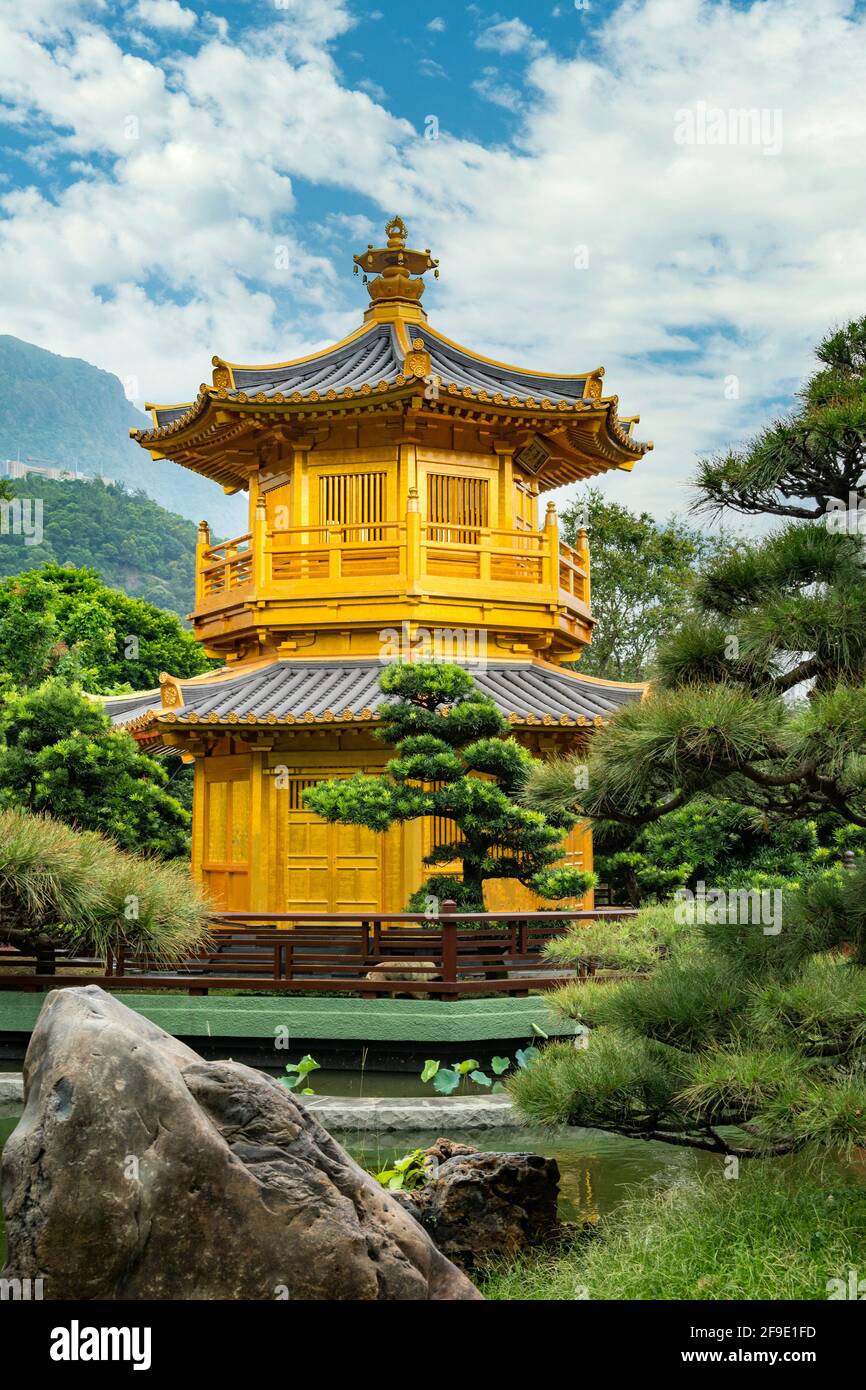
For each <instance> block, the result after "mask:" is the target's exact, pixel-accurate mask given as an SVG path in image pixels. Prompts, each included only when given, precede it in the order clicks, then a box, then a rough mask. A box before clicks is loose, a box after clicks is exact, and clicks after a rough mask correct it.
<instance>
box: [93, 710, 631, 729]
mask: <svg viewBox="0 0 866 1390" xmlns="http://www.w3.org/2000/svg"><path fill="white" fill-rule="evenodd" d="M505 718H506V719H507V720H508V723H509V724H510V725H511V726H512V727H513V728H520V729H600V728H603V727H604V726H605V725H606V724H608V723H609V720H608V719H606V718H605V717H604V716H603V715H600V714H596V715H594V716H592V717H591V718H590V717H589V716H588V715H585V714H580V715H577V716H576V717H572V716H570V715H567V714H560V715H552V714H545V715H536V714H526V713H521V712H519V711H517V710H510V711H509V712H508V713H507V714H505ZM381 722H382V721H381V719H380V717H379V715H378V714H377V713H376V712H375V710H372V709H363V710H361V711H360V713H358V714H355V713H354V712H353V711H352V710H330V709H327V710H324V711H323V712H322V713H321V714H314V713H313V711H312V710H307V711H306V712H305V713H304V714H299V715H294V714H288V715H283V716H279V717H278V716H277V715H276V714H267V715H263V716H260V715H256V714H243V715H241V714H229V715H205V716H203V717H200V716H199V715H197V714H196V712H195V710H190V712H189V714H186V715H184V714H183V713H182V712H181V713H178V712H177V711H175V710H148V711H147V712H146V713H145V714H141V715H139V716H138V717H137V718H136V719H131V720H129V721H128V722H127V723H123V722H120V721H118V722H117V723H116V724H115V725H114V727H115V728H116V729H123V730H125V731H126V732H127V733H130V734H136V733H142V734H143V733H146V732H151V733H153V734H156V733H158V732H161V733H164V734H168V733H180V732H184V733H188V732H189V731H190V730H191V729H195V730H201V731H202V732H203V733H214V734H218V735H220V736H222V735H225V734H228V733H238V732H239V731H240V732H243V731H244V730H247V729H273V728H284V729H289V728H293V727H295V726H297V725H299V724H301V725H303V724H334V725H342V726H344V727H348V726H349V725H350V724H356V725H357V724H380V723H381Z"/></svg>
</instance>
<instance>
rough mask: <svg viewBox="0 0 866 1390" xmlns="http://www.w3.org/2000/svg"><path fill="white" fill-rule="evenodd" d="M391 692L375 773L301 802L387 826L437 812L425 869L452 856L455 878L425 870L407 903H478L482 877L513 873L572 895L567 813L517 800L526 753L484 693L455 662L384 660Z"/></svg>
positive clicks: (477, 908) (584, 879) (334, 784)
mask: <svg viewBox="0 0 866 1390" xmlns="http://www.w3.org/2000/svg"><path fill="white" fill-rule="evenodd" d="M379 683H380V685H381V687H382V690H383V692H384V693H385V694H386V695H389V696H391V697H392V700H391V701H389V702H387V703H384V704H382V705H381V706H380V707H379V713H380V717H381V719H382V727H381V730H380V731H379V734H378V736H379V737H380V738H382V739H383V740H384V741H385V742H387V743H391V744H393V745H394V746H395V748H396V752H397V757H396V758H393V759H392V760H391V761H390V762H389V763H388V765H387V767H386V768H385V772H384V775H382V776H380V777H370V776H365V775H363V774H361V773H358V774H356V775H355V776H354V777H349V778H338V779H335V780H333V781H330V782H321V783H319V785H318V786H316V787H312V788H310V789H309V790H308V791H306V792H305V793H304V799H305V801H306V804H307V805H308V806H309V807H310V809H311V810H313V811H316V812H317V813H318V814H319V815H320V816H322V817H324V819H325V820H328V821H336V822H340V823H343V824H349V825H365V826H367V827H368V828H369V829H370V830H379V831H383V830H387V829H388V828H389V827H390V826H392V825H394V824H397V823H399V822H401V821H410V820H415V819H417V818H418V817H419V816H441V817H443V818H445V819H446V820H448V821H450V822H451V823H452V824H453V825H454V827H455V834H454V837H453V839H451V840H450V841H449V842H448V843H447V844H442V845H438V846H437V847H436V848H435V849H434V850H433V851H432V853H431V854H429V855H428V856H427V858H426V860H425V862H426V863H427V864H428V865H429V866H430V867H433V868H435V867H436V866H437V865H449V864H452V863H454V862H455V861H459V862H460V863H461V865H462V870H463V872H462V876H461V877H460V878H457V877H455V876H453V875H449V874H443V873H440V874H433V875H432V876H431V877H430V878H429V880H428V882H427V883H426V885H425V886H424V887H423V888H419V891H418V892H417V893H416V894H415V896H414V898H413V900H412V903H411V904H410V909H411V910H414V911H422V910H423V909H424V905H425V899H426V897H427V896H428V895H432V896H433V897H437V898H439V899H447V898H453V899H454V900H455V901H456V902H457V903H458V904H459V905H460V907H461V909H462V910H464V911H466V912H481V911H483V910H484V899H483V891H482V884H483V881H484V879H486V878H516V879H518V880H519V881H520V882H521V883H524V884H526V885H527V886H529V887H531V888H533V889H534V890H535V891H536V892H537V893H538V894H539V895H540V896H541V897H544V898H562V897H571V896H575V897H578V896H581V895H582V894H583V893H585V892H586V890H587V889H588V888H589V887H591V885H592V883H593V882H594V876H593V875H592V874H587V873H582V872H580V871H579V870H576V869H564V868H556V867H555V865H556V863H557V861H558V860H559V859H561V857H562V854H563V847H562V840H563V836H564V834H565V833H566V832H567V831H568V830H569V829H570V828H571V827H572V826H573V825H574V824H575V822H576V820H577V816H576V815H575V814H574V813H573V812H571V811H568V810H565V811H563V812H561V813H555V814H553V815H551V816H549V817H545V816H543V815H542V814H541V813H540V812H538V811H531V810H528V809H527V808H526V807H524V806H521V805H518V803H517V801H516V796H517V793H518V792H519V790H520V787H521V786H522V783H523V781H524V779H525V777H526V773H527V770H528V769H529V767H530V766H531V764H532V762H533V759H532V756H531V754H530V753H528V752H527V750H526V749H525V748H522V747H521V745H520V744H519V743H518V742H517V741H516V739H514V738H508V737H505V735H506V733H507V728H508V726H507V724H506V722H505V720H504V718H503V716H502V715H501V714H500V712H499V710H498V709H497V707H496V705H495V704H494V703H493V701H492V700H491V699H489V698H488V697H487V696H486V695H484V694H482V692H481V691H480V690H479V689H478V687H477V686H476V685H475V683H474V682H473V680H472V677H471V675H469V673H468V672H467V671H464V670H463V669H462V668H461V667H459V666H448V665H440V664H438V663H437V662H432V661H430V662H421V661H419V662H416V663H412V664H408V665H404V664H399V663H398V664H394V665H392V666H387V667H385V668H384V670H383V672H382V675H381V677H380V681H379Z"/></svg>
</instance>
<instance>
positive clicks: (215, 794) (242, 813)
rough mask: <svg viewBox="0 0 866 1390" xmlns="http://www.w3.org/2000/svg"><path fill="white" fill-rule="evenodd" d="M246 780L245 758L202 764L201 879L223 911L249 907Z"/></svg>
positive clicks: (235, 910)
mask: <svg viewBox="0 0 866 1390" xmlns="http://www.w3.org/2000/svg"><path fill="white" fill-rule="evenodd" d="M249 841H250V781H249V766H248V764H247V761H246V759H240V758H238V759H235V758H232V759H229V758H225V759H222V758H221V759H215V760H214V762H213V763H212V764H206V765H205V774H204V856H203V859H202V866H201V867H202V882H203V884H204V887H205V890H206V891H207V893H208V895H209V896H210V898H211V899H212V901H213V902H214V904H215V905H216V906H217V907H219V908H223V909H224V910H225V911H227V912H243V911H245V910H246V908H248V907H249Z"/></svg>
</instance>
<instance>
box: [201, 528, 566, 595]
mask: <svg viewBox="0 0 866 1390" xmlns="http://www.w3.org/2000/svg"><path fill="white" fill-rule="evenodd" d="M379 581H381V591H382V592H383V593H388V594H393V593H394V591H395V590H398V589H401V588H402V589H404V590H405V591H406V592H407V593H431V594H436V593H442V594H450V595H452V596H459V597H465V598H467V599H473V598H475V599H481V600H487V601H490V600H496V599H500V600H504V601H508V600H513V599H515V598H520V599H522V600H523V601H525V602H527V603H530V604H544V605H554V606H558V607H560V608H565V609H567V610H570V611H571V612H581V613H582V614H583V615H584V616H588V613H589V550H588V547H587V545H586V540H585V535H583V534H582V535H581V537H580V538H579V542H578V548H577V549H572V548H571V547H570V546H568V545H566V544H564V542H562V541H560V539H559V531H558V527H557V525H556V520H555V516H554V514H553V513H552V511H549V512H548V520H547V523H546V525H545V526H544V527H543V528H542V529H541V530H540V531H529V530H510V529H506V528H503V527H490V526H477V525H476V526H462V525H454V524H451V523H450V522H449V523H445V522H434V521H426V520H423V519H422V518H421V516H420V514H419V512H418V511H413V510H409V511H407V513H406V516H405V518H404V519H403V520H402V521H377V522H365V523H356V524H351V525H337V524H333V523H332V524H330V525H321V526H311V525H307V524H304V525H301V526H289V527H283V528H273V527H270V526H268V524H267V517H266V514H265V509H264V507H263V506H262V507H260V508H257V509H256V524H255V526H254V528H253V531H252V532H251V533H249V534H247V535H244V536H237V537H236V538H234V539H233V540H229V541H224V542H222V543H221V544H220V545H211V543H210V534H209V532H208V530H207V527H206V526H204V525H203V526H202V528H201V529H200V531H199V545H198V562H197V571H196V595H197V605H198V606H199V608H202V607H203V608H204V610H205V611H208V610H213V609H214V608H220V607H222V606H223V603H224V602H225V601H226V600H227V599H230V598H231V599H235V598H236V599H237V600H242V599H243V598H245V597H250V598H252V596H253V595H255V597H256V599H262V598H264V599H279V598H281V597H285V596H288V595H303V596H309V597H323V598H324V597H331V596H334V595H335V594H336V595H338V596H339V595H341V594H342V595H350V594H357V593H364V594H368V595H372V594H374V593H375V592H376V590H377V589H379V588H380V583H379ZM220 600H221V602H220Z"/></svg>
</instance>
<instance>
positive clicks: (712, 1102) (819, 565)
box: [514, 319, 866, 1154]
mask: <svg viewBox="0 0 866 1390" xmlns="http://www.w3.org/2000/svg"><path fill="white" fill-rule="evenodd" d="M818 359H819V363H820V367H819V370H818V371H817V372H816V373H815V375H814V376H813V377H812V378H811V379H810V380H809V382H808V383H807V384H806V386H805V387H804V388H803V390H802V392H801V393H800V397H799V400H798V402H797V405H796V407H795V409H794V410H793V411H792V412H791V413H790V415H789V416H787V417H786V418H785V419H782V420H779V421H777V422H776V423H775V424H773V425H771V426H770V427H769V428H768V429H766V430H765V431H764V432H763V433H762V434H761V435H760V437H759V438H757V439H756V440H755V441H753V443H752V444H751V445H750V446H749V447H748V448H746V449H745V450H743V451H741V452H737V453H729V454H726V455H724V456H723V457H720V458H718V459H714V460H710V461H708V462H705V463H704V464H703V465H702V466H701V469H700V474H699V477H698V506H699V507H702V508H708V509H709V510H710V511H712V512H716V513H717V512H718V511H719V510H721V509H733V510H735V511H738V512H740V513H741V514H742V513H751V514H755V515H758V514H760V515H771V516H773V515H774V516H777V517H778V518H780V519H782V520H783V522H784V524H783V526H781V527H780V528H779V529H778V530H777V531H775V532H774V533H772V534H770V535H769V536H767V537H766V538H765V539H762V540H756V541H754V542H752V543H749V544H745V543H744V544H742V545H740V546H739V547H738V548H736V549H734V550H732V551H731V552H730V553H729V554H727V555H724V556H721V557H719V558H718V559H717V560H715V561H714V562H713V563H712V564H710V565H709V567H708V568H707V569H706V570H705V571H704V572H703V573H702V574H701V576H700V577H699V578H698V580H697V582H696V585H695V589H694V599H693V611H692V612H691V613H690V614H689V615H688V616H687V617H686V619H685V621H684V622H683V623H682V625H681V627H680V629H679V630H678V631H677V632H675V633H674V634H673V635H672V637H671V638H670V640H669V641H668V642H666V643H665V644H663V645H662V647H661V648H660V650H659V653H658V658H657V669H656V673H655V680H654V683H653V686H652V689H651V692H650V695H649V696H648V698H647V699H646V700H644V701H643V702H642V703H641V704H639V705H630V706H627V707H625V708H624V709H623V710H622V712H621V713H619V714H618V715H617V716H616V717H615V718H614V719H612V720H611V722H610V724H609V725H608V726H607V728H606V729H604V730H603V731H601V732H600V733H599V735H598V736H597V738H596V739H595V740H594V742H593V748H592V753H591V757H590V763H589V768H588V776H587V779H586V780H587V781H588V784H589V788H588V791H587V792H586V794H585V796H584V797H583V799H582V804H581V806H580V809H582V810H583V811H584V812H585V813H589V814H591V815H593V816H603V817H605V818H607V819H608V820H611V821H616V822H618V823H620V824H622V825H631V826H645V825H651V824H653V823H655V822H658V821H659V820H661V819H662V818H663V817H665V816H667V815H669V814H670V813H671V812H672V811H673V810H675V809H676V808H678V807H680V806H684V805H686V804H688V803H690V802H692V801H693V800H694V799H695V798H696V797H699V796H702V795H706V794H707V793H711V794H712V795H714V796H721V797H727V798H730V799H731V800H733V801H736V802H739V803H740V804H741V805H743V806H748V807H751V808H753V809H754V810H755V811H757V812H758V813H760V814H761V815H762V816H764V817H765V818H766V821H767V823H768V824H769V825H770V826H771V827H772V825H773V824H780V823H789V822H791V821H794V820H797V819H798V818H802V817H804V816H806V817H810V816H814V815H822V814H823V815H825V816H826V815H827V814H828V813H830V814H833V815H835V816H837V817H839V818H840V822H841V823H844V824H845V825H847V826H855V827H863V826H866V756H864V754H866V570H864V555H863V539H862V534H861V531H866V505H864V507H863V508H862V509H861V508H860V502H861V499H860V489H861V488H863V486H864V482H866V479H864V470H866V319H862V320H860V321H859V322H856V323H851V324H849V325H848V326H847V327H846V328H844V329H842V330H840V331H838V332H835V333H833V334H831V335H830V336H829V337H828V338H826V339H825V341H824V342H823V343H822V344H821V345H820V347H819V349H818ZM861 523H862V525H861ZM524 795H525V797H526V800H527V803H528V804H530V805H532V806H535V807H538V808H545V807H548V806H551V805H552V806H554V807H556V808H562V807H565V808H568V807H571V808H573V809H577V808H576V807H575V793H574V777H573V768H572V767H570V766H569V765H568V764H567V763H566V764H564V765H562V766H560V765H558V764H554V765H552V766H549V767H535V768H533V769H532V770H531V771H530V774H529V777H528V780H527V785H526V787H525V790H524ZM719 889H720V890H724V885H723V884H722V885H719ZM738 899H739V900H738V901H736V902H733V903H731V902H730V901H729V903H728V905H727V907H726V910H725V912H724V913H723V914H715V915H714V916H713V918H712V919H710V918H709V917H708V918H707V919H706V921H705V922H704V923H703V925H699V926H695V927H693V928H692V929H691V930H689V931H686V932H683V933H681V934H680V935H679V936H677V935H672V934H671V933H670V931H669V930H666V931H664V932H661V933H659V931H658V924H657V923H654V922H653V919H652V918H650V919H649V921H648V923H647V924H645V925H644V926H638V927H637V928H627V927H625V926H623V927H621V928H619V929H618V930H617V931H613V932H611V934H610V937H609V939H608V943H607V945H604V944H601V945H599V943H598V942H596V943H595V949H596V954H597V956H600V957H601V963H615V961H616V957H617V955H618V954H619V955H621V956H622V957H623V958H625V959H626V960H628V959H629V958H631V959H634V958H636V957H637V958H638V959H640V958H642V956H643V958H644V965H643V967H642V973H644V974H645V976H646V978H644V979H639V980H635V981H632V982H623V983H620V984H616V985H613V986H611V985H594V984H589V985H577V984H575V985H572V986H569V987H568V988H567V989H566V990H565V991H561V992H560V993H559V994H558V996H554V1002H556V1003H558V1005H559V1007H560V1008H561V1009H562V1010H563V1011H564V1012H565V1013H569V1014H571V1015H572V1016H574V1017H578V1018H580V1019H582V1021H584V1022H585V1023H586V1024H588V1025H589V1027H590V1029H591V1034H590V1040H589V1046H588V1047H587V1048H586V1049H585V1050H584V1051H578V1050H576V1049H574V1048H572V1047H568V1048H565V1047H562V1046H557V1047H554V1048H552V1049H548V1050H547V1051H546V1053H545V1055H544V1057H543V1059H542V1061H541V1062H540V1063H539V1064H538V1066H537V1067H534V1068H532V1069H531V1072H528V1073H527V1074H526V1076H525V1077H521V1078H520V1079H519V1080H518V1081H516V1082H515V1083H514V1084H515V1090H516V1094H517V1098H518V1100H519V1101H520V1103H521V1104H522V1105H523V1107H524V1109H525V1110H526V1112H527V1113H528V1114H529V1115H531V1116H532V1117H533V1118H534V1119H536V1120H538V1119H546V1120H550V1121H554V1120H556V1121H560V1122H561V1121H563V1120H566V1121H568V1122H570V1123H574V1124H581V1125H598V1126H602V1127H604V1128H609V1129H615V1130H619V1131H620V1132H622V1133H626V1134H640V1135H642V1136H643V1137H646V1138H649V1137H654V1138H660V1139H665V1140H668V1141H669V1142H672V1143H679V1144H688V1145H692V1146H696V1147H701V1148H707V1149H712V1150H715V1151H717V1152H720V1153H729V1154H740V1153H744V1154H748V1153H765V1154H766V1153H770V1154H780V1153H786V1152H789V1151H791V1150H793V1149H797V1148H800V1147H803V1146H805V1145H808V1144H819V1145H821V1146H825V1147H828V1148H831V1149H836V1150H841V1151H843V1152H845V1151H848V1150H850V1149H851V1148H853V1147H859V1146H862V1145H863V1144H864V1143H866V1082H864V1067H866V1030H864V1027H863V1019H864V1010H866V968H864V967H866V858H864V857H863V856H862V853H861V854H860V855H859V856H858V857H857V858H856V859H855V860H854V862H853V864H852V866H851V867H850V868H848V869H843V868H842V867H840V866H838V865H837V866H834V867H833V868H830V869H828V870H824V871H822V872H817V871H816V873H815V875H814V876H813V877H811V878H810V879H808V880H806V881H804V882H803V883H802V885H801V886H800V887H799V888H796V889H792V890H789V891H787V892H785V894H784V896H783V898H782V902H781V913H780V916H779V920H778V930H777V929H776V928H775V927H774V928H773V929H772V930H770V931H767V929H766V923H765V922H762V921H758V922H756V921H755V920H754V915H755V914H754V913H753V912H752V910H751V905H749V906H746V904H745V903H744V902H743V900H742V895H738ZM732 908H733V912H732V910H731V909H732ZM630 930H631V931H632V932H637V933H638V934H640V933H641V932H645V934H647V935H648V937H650V938H652V937H655V939H656V949H655V952H654V958H651V959H650V960H649V961H648V962H647V960H646V956H647V949H648V945H649V944H651V943H648V942H647V941H643V942H642V952H641V951H638V950H636V947H635V943H634V942H633V941H632V942H631V943H629V942H628V941H627V940H625V936H626V935H627V933H628V932H629V931H630ZM553 949H554V955H555V956H556V959H557V960H558V961H559V962H560V963H562V962H563V961H566V960H571V961H572V962H573V963H575V964H584V965H585V964H588V963H589V962H587V960H586V959H585V952H586V949H587V943H586V942H585V941H581V940H580V939H578V938H577V937H576V936H575V935H574V934H572V935H571V936H570V937H569V938H566V939H564V940H563V941H561V942H560V943H558V944H557V946H556V947H554V948H553ZM649 955H650V957H653V952H652V951H650V952H649ZM594 963H595V964H598V963H599V961H598V960H596V961H595V962H594Z"/></svg>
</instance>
